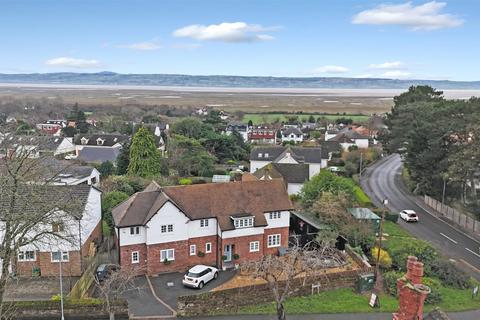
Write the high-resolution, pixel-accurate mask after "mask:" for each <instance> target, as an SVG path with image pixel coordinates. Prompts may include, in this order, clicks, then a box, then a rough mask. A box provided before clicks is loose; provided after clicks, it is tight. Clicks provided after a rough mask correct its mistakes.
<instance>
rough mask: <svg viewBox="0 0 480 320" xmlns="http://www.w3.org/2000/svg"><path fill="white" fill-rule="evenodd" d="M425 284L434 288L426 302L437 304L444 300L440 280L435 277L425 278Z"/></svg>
mask: <svg viewBox="0 0 480 320" xmlns="http://www.w3.org/2000/svg"><path fill="white" fill-rule="evenodd" d="M423 284H424V285H426V286H429V287H430V289H431V290H432V291H431V292H430V294H429V295H428V296H427V299H426V300H425V303H426V304H437V303H439V302H442V292H441V290H440V288H441V287H442V285H441V284H440V281H439V280H437V279H433V278H423Z"/></svg>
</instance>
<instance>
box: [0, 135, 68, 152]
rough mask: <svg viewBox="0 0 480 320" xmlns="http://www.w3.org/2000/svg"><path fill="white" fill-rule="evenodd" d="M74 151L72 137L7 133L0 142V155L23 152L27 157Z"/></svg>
mask: <svg viewBox="0 0 480 320" xmlns="http://www.w3.org/2000/svg"><path fill="white" fill-rule="evenodd" d="M74 151H75V145H74V144H73V142H72V138H63V137H56V136H37V135H35V136H24V135H8V136H6V137H5V138H4V139H3V140H2V141H1V142H0V157H2V156H9V157H11V156H15V154H17V155H18V154H25V155H28V157H29V158H39V157H41V156H45V155H52V156H60V155H65V154H69V153H73V152H74Z"/></svg>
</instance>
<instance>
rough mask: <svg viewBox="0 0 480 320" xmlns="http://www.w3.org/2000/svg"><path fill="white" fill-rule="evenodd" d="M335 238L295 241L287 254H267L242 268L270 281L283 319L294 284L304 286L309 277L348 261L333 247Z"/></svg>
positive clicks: (280, 319)
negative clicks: (302, 243)
mask: <svg viewBox="0 0 480 320" xmlns="http://www.w3.org/2000/svg"><path fill="white" fill-rule="evenodd" d="M333 242H334V241H333V240H332V239H326V238H322V239H320V241H313V242H310V243H308V244H306V245H304V246H300V245H299V244H298V243H295V244H292V245H291V247H290V248H289V249H288V252H287V254H285V255H284V256H275V255H266V256H264V257H263V258H262V259H261V260H259V261H249V262H246V263H244V264H243V265H242V272H243V273H245V274H249V275H250V276H251V277H252V278H254V279H261V280H264V281H265V282H266V283H267V284H268V286H269V288H270V289H271V291H272V294H273V298H274V300H275V304H276V310H277V318H278V320H284V319H286V313H285V306H284V303H285V300H286V299H287V298H288V297H289V296H290V295H291V293H292V290H293V289H295V288H294V286H295V285H303V286H304V285H306V283H307V281H308V279H309V278H311V277H313V276H317V275H320V274H322V271H323V270H325V269H326V268H332V267H338V266H341V265H345V264H346V259H345V257H344V256H343V254H342V253H341V252H339V251H338V250H336V249H335V248H334V247H333ZM295 280H298V282H295Z"/></svg>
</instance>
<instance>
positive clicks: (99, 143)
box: [97, 138, 105, 146]
mask: <svg viewBox="0 0 480 320" xmlns="http://www.w3.org/2000/svg"><path fill="white" fill-rule="evenodd" d="M104 142H105V140H103V139H102V138H98V139H97V145H98V146H103V143H104Z"/></svg>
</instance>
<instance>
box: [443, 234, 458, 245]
mask: <svg viewBox="0 0 480 320" xmlns="http://www.w3.org/2000/svg"><path fill="white" fill-rule="evenodd" d="M440 234H441V235H442V236H444V237H445V238H447V239H448V240H450V241H452V242H453V243H455V244H458V242H457V241H455V240H453V239H452V238H450V237H449V236H447V235H444V234H443V233H441V232H440Z"/></svg>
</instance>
